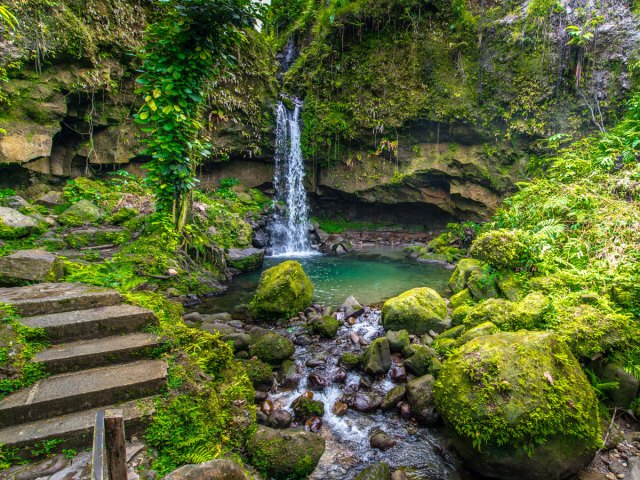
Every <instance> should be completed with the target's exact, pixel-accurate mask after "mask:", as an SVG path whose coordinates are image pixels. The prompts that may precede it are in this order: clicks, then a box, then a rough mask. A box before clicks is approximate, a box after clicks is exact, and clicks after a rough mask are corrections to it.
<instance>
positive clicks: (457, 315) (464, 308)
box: [451, 305, 473, 327]
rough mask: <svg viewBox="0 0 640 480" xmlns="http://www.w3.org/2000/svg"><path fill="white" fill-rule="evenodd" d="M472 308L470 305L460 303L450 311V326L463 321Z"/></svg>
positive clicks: (455, 325)
mask: <svg viewBox="0 0 640 480" xmlns="http://www.w3.org/2000/svg"><path fill="white" fill-rule="evenodd" d="M471 310H473V306H472V305H460V306H459V307H458V308H456V309H455V310H454V311H453V312H452V313H451V326H452V327H457V326H459V325H462V324H463V323H464V319H465V318H467V315H468V314H469V312H470V311H471Z"/></svg>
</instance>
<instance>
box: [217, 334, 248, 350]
mask: <svg viewBox="0 0 640 480" xmlns="http://www.w3.org/2000/svg"><path fill="white" fill-rule="evenodd" d="M222 340H224V341H225V342H227V341H231V342H233V351H234V352H240V351H242V350H248V349H249V346H250V345H251V337H250V336H249V335H247V334H246V333H230V334H228V335H225V336H223V337H222Z"/></svg>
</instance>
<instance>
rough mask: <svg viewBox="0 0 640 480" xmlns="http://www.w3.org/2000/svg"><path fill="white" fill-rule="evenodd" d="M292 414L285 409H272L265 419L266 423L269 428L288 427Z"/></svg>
mask: <svg viewBox="0 0 640 480" xmlns="http://www.w3.org/2000/svg"><path fill="white" fill-rule="evenodd" d="M292 421H293V416H292V415H291V414H290V413H289V412H287V411H286V410H274V411H273V412H271V415H269V418H268V419H267V425H268V426H269V427H271V428H280V429H282V428H289V426H290V425H291V422H292Z"/></svg>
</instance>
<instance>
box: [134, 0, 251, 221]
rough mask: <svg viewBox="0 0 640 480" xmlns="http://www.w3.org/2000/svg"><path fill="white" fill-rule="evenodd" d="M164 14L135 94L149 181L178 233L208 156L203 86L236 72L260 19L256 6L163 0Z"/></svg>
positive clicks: (149, 37) (149, 42) (152, 31)
mask: <svg viewBox="0 0 640 480" xmlns="http://www.w3.org/2000/svg"><path fill="white" fill-rule="evenodd" d="M160 3H161V4H163V5H164V7H165V11H164V12H163V15H162V17H161V19H160V20H159V21H158V22H156V23H154V24H152V25H150V26H149V27H148V29H147V32H146V41H145V47H144V49H143V50H142V51H141V52H140V56H141V59H142V68H141V71H142V74H141V75H140V76H139V77H138V79H137V82H138V84H139V85H140V88H139V89H138V90H137V92H138V93H139V94H141V95H142V96H143V98H144V104H143V106H142V107H141V108H140V110H139V112H138V113H137V114H136V116H135V118H136V121H137V122H138V123H139V124H141V125H142V130H143V131H144V132H145V133H146V134H147V136H146V138H145V139H144V142H145V144H146V150H145V153H146V155H148V156H149V157H150V161H149V162H148V163H147V169H148V175H147V181H148V182H149V184H150V185H151V186H152V187H153V188H154V190H155V196H156V209H157V210H158V211H159V212H162V213H169V214H170V215H171V216H172V217H173V220H174V223H175V225H176V227H177V229H178V231H182V230H183V229H184V226H185V225H186V224H187V222H188V220H189V215H190V205H191V192H192V190H193V188H194V187H195V185H196V182H197V179H196V167H197V166H198V164H199V163H200V162H201V160H202V159H203V158H205V157H206V156H207V155H208V153H209V150H208V147H209V146H208V144H207V143H206V142H204V141H202V139H201V138H200V135H199V133H200V131H201V129H202V124H201V121H200V117H201V111H202V107H203V104H204V99H205V98H206V96H205V86H206V84H207V82H208V81H210V80H212V79H215V78H217V77H218V76H219V75H221V72H222V71H223V69H225V68H227V67H233V66H234V65H235V63H236V58H235V57H234V56H233V54H232V52H233V49H234V47H235V46H237V45H238V44H240V43H242V42H244V41H245V40H246V34H245V32H246V31H247V30H248V29H250V28H253V26H254V24H255V22H256V19H258V18H259V17H260V15H261V6H260V4H258V3H255V2H253V1H252V0H216V1H215V2H212V1H210V0H160Z"/></svg>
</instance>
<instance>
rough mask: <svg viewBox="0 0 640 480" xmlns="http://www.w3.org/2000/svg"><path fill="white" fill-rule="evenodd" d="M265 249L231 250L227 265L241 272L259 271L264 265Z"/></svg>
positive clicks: (228, 254)
mask: <svg viewBox="0 0 640 480" xmlns="http://www.w3.org/2000/svg"><path fill="white" fill-rule="evenodd" d="M264 252H265V251H264V249H263V248H230V249H229V252H228V253H227V265H228V266H230V267H231V268H235V269H236V270H240V271H241V272H249V271H252V270H258V269H259V268H260V267H262V264H263V263H264Z"/></svg>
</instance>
